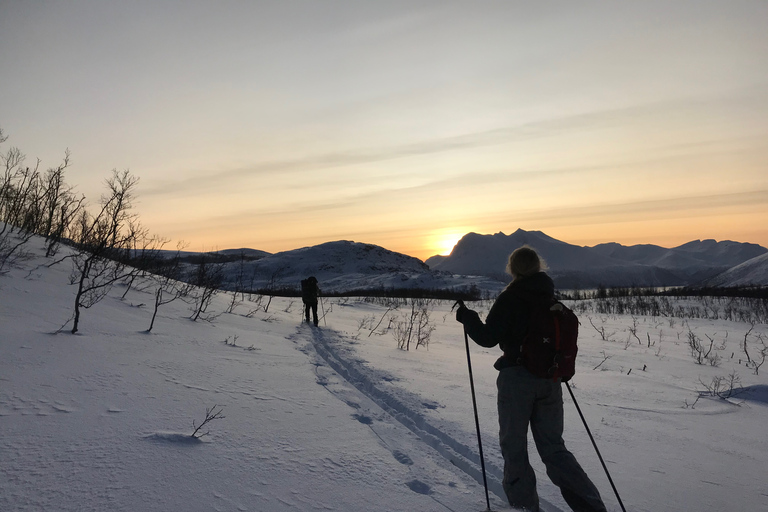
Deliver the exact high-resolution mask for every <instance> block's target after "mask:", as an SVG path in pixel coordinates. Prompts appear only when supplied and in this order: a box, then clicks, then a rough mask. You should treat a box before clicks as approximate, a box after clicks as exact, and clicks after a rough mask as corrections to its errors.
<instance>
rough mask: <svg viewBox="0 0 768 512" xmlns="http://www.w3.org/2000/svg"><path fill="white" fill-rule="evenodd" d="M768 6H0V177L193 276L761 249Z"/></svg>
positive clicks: (5, 0)
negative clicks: (498, 256) (265, 255)
mask: <svg viewBox="0 0 768 512" xmlns="http://www.w3.org/2000/svg"><path fill="white" fill-rule="evenodd" d="M766 19H768V3H766V2H764V1H730V2H721V1H706V0H705V1H695V2H692V1H687V0H681V1H676V2H655V1H650V2H633V3H629V2H621V3H618V2H614V3H610V4H609V3H606V2H579V3H577V4H575V3H572V2H564V1H562V2H555V1H549V2H547V1H544V2H535V3H534V2H517V1H504V2H448V1H440V2H437V1H435V2H424V1H421V2H419V1H416V2H413V1H409V2H397V1H390V2H351V1H349V2H342V1H323V2H309V1H273V2H263V1H249V2H234V1H225V2H203V1H197V0H192V1H184V2H182V1H165V0H161V1H133V2H104V1H95V0H94V1H85V0H73V1H68V2H44V1H41V2H22V1H17V0H0V70H2V71H1V72H0V75H1V79H0V128H2V130H3V131H4V133H5V134H6V135H7V136H8V140H7V141H6V142H5V144H3V145H2V146H0V150H2V151H3V152H5V151H7V150H8V149H9V148H10V147H18V148H19V149H21V151H22V152H24V153H25V154H26V155H27V163H28V164H29V165H32V164H34V162H35V161H36V160H37V159H40V161H41V164H40V165H41V168H42V169H45V168H48V167H53V166H57V165H58V164H59V163H60V162H61V160H62V158H63V155H64V152H65V150H67V149H69V151H70V152H71V167H70V168H69V169H68V170H67V179H68V182H69V183H71V184H73V185H75V186H76V187H77V190H78V191H80V192H82V193H84V194H85V195H86V196H87V197H88V198H89V200H90V201H91V202H92V203H95V202H97V201H98V197H99V195H100V194H101V193H102V191H103V190H104V180H105V179H106V178H108V177H109V176H110V173H111V171H112V169H117V170H124V169H128V170H130V172H131V173H132V174H134V175H135V176H138V177H139V179H140V182H139V187H138V189H137V201H136V204H135V206H136V213H138V214H139V216H140V218H141V221H142V223H143V224H144V225H145V226H146V227H147V228H149V229H150V230H151V231H152V232H153V233H155V234H157V235H160V236H163V237H167V238H169V239H171V240H173V241H175V242H177V241H181V240H183V241H185V242H186V243H187V244H188V245H187V247H188V249H190V250H215V249H230V248H240V247H249V248H253V249H260V250H265V251H269V252H278V251H284V250H291V249H296V248H300V247H306V246H311V245H316V244H319V243H323V242H328V241H335V240H353V241H356V242H365V243H373V244H377V245H380V246H383V247H385V248H387V249H390V250H393V251H397V252H402V253H405V254H409V255H412V256H416V257H418V258H421V259H426V258H428V257H430V256H432V255H434V254H446V253H448V252H449V251H450V249H451V247H452V246H453V244H454V243H455V242H456V241H457V240H458V239H459V238H460V237H461V236H462V235H463V234H465V233H468V232H477V233H496V232H499V231H501V232H504V233H507V234H509V233H512V232H514V231H515V230H516V229H518V228H522V229H525V230H541V231H544V232H545V233H546V234H548V235H550V236H553V237H555V238H558V239H560V240H563V241H566V242H568V243H573V244H577V245H595V244H597V243H603V242H619V243H623V244H625V245H632V244H640V243H653V244H658V245H662V246H665V247H674V246H677V245H680V244H683V243H685V242H688V241H691V240H696V239H706V238H714V239H716V240H735V241H740V242H752V243H758V244H760V245H763V246H768V222H767V221H768V172H766V168H767V167H768V31H766V30H765V20H766Z"/></svg>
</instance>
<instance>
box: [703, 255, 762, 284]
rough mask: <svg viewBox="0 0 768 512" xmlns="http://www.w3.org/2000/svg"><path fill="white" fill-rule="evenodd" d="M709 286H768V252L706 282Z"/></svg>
mask: <svg viewBox="0 0 768 512" xmlns="http://www.w3.org/2000/svg"><path fill="white" fill-rule="evenodd" d="M706 284H707V285H708V286H723V287H727V286H746V285H759V286H768V253H766V254H762V255H760V256H757V257H755V258H752V259H750V260H747V261H745V262H744V263H741V264H739V265H736V266H735V267H732V268H730V269H728V270H726V271H725V272H723V273H722V274H719V275H717V276H715V277H713V278H712V279H710V280H708V281H707V282H706Z"/></svg>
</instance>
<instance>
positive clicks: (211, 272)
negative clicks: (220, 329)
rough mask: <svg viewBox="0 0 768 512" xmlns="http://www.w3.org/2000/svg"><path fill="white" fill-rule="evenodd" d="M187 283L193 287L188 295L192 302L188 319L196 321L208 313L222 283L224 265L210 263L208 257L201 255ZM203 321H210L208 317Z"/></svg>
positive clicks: (217, 262)
mask: <svg viewBox="0 0 768 512" xmlns="http://www.w3.org/2000/svg"><path fill="white" fill-rule="evenodd" d="M188 281H189V282H190V283H191V284H192V285H194V286H195V288H193V290H192V292H191V293H190V297H191V298H192V302H193V306H192V316H191V317H190V318H191V319H192V320H193V321H197V320H198V319H199V318H200V316H201V315H202V314H204V313H206V312H207V311H208V306H210V305H211V302H212V301H213V297H215V296H216V295H217V294H218V293H219V290H220V288H221V284H222V282H223V281H224V264H223V263H221V262H219V261H211V258H210V257H209V255H207V254H203V255H202V257H201V258H200V261H199V262H198V263H197V265H195V267H194V268H193V273H192V275H191V276H190V279H188ZM204 319H205V320H210V317H207V318H204Z"/></svg>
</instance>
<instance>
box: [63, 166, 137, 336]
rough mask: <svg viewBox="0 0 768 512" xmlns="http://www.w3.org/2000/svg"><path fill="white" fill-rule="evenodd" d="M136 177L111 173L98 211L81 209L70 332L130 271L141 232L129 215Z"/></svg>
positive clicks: (121, 173)
mask: <svg viewBox="0 0 768 512" xmlns="http://www.w3.org/2000/svg"><path fill="white" fill-rule="evenodd" d="M137 183H138V178H137V177H135V176H133V175H131V173H130V172H129V171H127V170H126V171H123V172H117V171H116V170H113V171H112V177H111V178H109V179H108V180H107V181H106V185H107V189H108V193H107V194H106V195H103V196H102V198H101V202H100V208H99V211H98V212H97V213H96V214H91V213H89V212H88V211H87V210H85V209H84V210H83V211H82V212H81V214H80V216H79V221H78V223H77V228H76V237H75V247H76V248H77V251H78V252H77V253H76V254H75V255H74V257H73V258H72V261H73V266H72V273H71V275H70V284H73V285H76V286H77V291H76V293H75V307H74V314H73V323H72V333H73V334H75V333H77V331H78V328H79V324H80V312H81V308H82V309H87V308H90V307H92V306H93V305H95V304H96V303H98V302H99V301H101V299H103V298H104V297H105V296H106V295H107V293H109V291H110V289H111V288H112V286H113V285H114V283H115V282H117V281H119V280H121V279H124V278H125V277H126V276H128V275H130V273H131V272H133V269H127V265H126V261H127V260H128V258H129V256H130V249H131V248H132V247H133V246H134V245H135V239H136V237H137V236H140V235H139V234H140V233H142V230H141V229H140V228H138V227H137V221H136V216H135V215H134V214H132V213H131V211H130V210H131V208H132V202H133V191H134V188H135V186H136V184H137Z"/></svg>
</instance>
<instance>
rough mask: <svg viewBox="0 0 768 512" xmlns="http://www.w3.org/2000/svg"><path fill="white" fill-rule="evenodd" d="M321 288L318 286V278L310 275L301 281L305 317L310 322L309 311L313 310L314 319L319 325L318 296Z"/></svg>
mask: <svg viewBox="0 0 768 512" xmlns="http://www.w3.org/2000/svg"><path fill="white" fill-rule="evenodd" d="M318 295H320V288H318V286H317V278H316V277H315V276H310V277H308V278H306V279H302V281H301V301H302V302H303V303H304V318H305V320H306V321H307V322H309V311H310V309H311V310H312V320H313V322H314V324H315V326H317V323H318V322H317V296H318Z"/></svg>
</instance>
